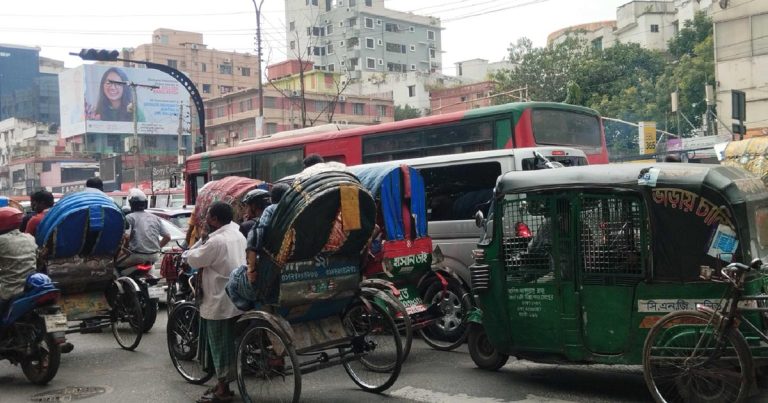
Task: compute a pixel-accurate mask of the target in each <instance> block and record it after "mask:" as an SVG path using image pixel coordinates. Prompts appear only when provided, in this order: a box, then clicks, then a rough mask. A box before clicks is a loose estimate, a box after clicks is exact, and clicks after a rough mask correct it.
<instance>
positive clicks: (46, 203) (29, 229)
mask: <svg viewBox="0 0 768 403" xmlns="http://www.w3.org/2000/svg"><path fill="white" fill-rule="evenodd" d="M30 200H34V201H35V213H36V214H35V215H34V216H33V217H32V218H30V219H29V221H28V222H27V225H26V227H25V229H24V232H26V233H27V234H30V235H32V236H35V233H37V226H38V225H39V224H40V222H41V221H43V218H45V214H46V213H47V212H48V210H49V209H50V208H51V207H53V194H51V192H49V191H47V190H38V191H37V192H35V193H33V194H32V197H30Z"/></svg>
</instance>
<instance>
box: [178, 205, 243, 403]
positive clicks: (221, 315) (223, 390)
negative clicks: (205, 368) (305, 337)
mask: <svg viewBox="0 0 768 403" xmlns="http://www.w3.org/2000/svg"><path fill="white" fill-rule="evenodd" d="M232 214H233V213H232V207H231V206H230V205H229V204H226V203H224V202H216V203H213V204H212V205H211V207H210V208H209V209H208V215H207V216H206V224H207V225H208V227H209V228H208V229H209V236H208V239H207V240H206V241H205V243H202V242H198V243H197V244H195V246H193V247H192V248H191V249H190V250H189V251H187V252H185V253H184V256H185V257H186V259H187V263H189V265H190V266H192V267H196V268H199V269H202V272H201V274H200V275H201V276H202V288H203V289H202V302H201V304H200V317H201V319H202V326H201V334H200V341H201V342H204V343H206V344H207V346H206V350H205V351H207V354H206V355H208V356H209V357H210V360H206V361H207V362H206V363H205V364H206V365H207V364H208V363H211V362H212V364H213V366H214V368H215V369H216V377H217V378H218V380H219V382H218V383H217V384H216V386H215V387H213V388H211V389H210V390H209V391H207V392H206V393H205V394H204V395H203V396H202V397H201V398H200V399H199V400H198V402H204V403H210V402H229V401H231V400H232V396H233V393H232V391H231V390H230V389H229V383H230V382H232V381H233V380H234V379H235V376H236V367H235V324H236V322H237V318H238V316H240V315H241V314H242V312H241V311H240V310H238V309H237V308H236V307H235V305H234V304H233V303H232V301H231V300H230V299H229V296H228V295H227V293H226V285H227V281H229V275H230V273H231V272H232V271H233V270H234V269H236V268H238V267H240V266H242V265H244V264H245V263H246V261H245V243H246V242H245V237H244V236H243V234H242V233H240V227H239V226H238V225H237V224H236V223H234V222H232Z"/></svg>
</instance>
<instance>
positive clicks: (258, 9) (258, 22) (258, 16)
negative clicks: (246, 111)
mask: <svg viewBox="0 0 768 403" xmlns="http://www.w3.org/2000/svg"><path fill="white" fill-rule="evenodd" d="M251 1H252V2H253V8H255V9H256V54H257V58H258V62H259V73H258V76H257V77H258V79H259V117H260V118H261V119H257V120H256V123H259V124H261V125H263V124H264V91H263V90H264V88H263V86H262V83H261V81H262V80H261V6H262V5H263V4H264V0H261V1H260V2H259V5H256V0H251ZM254 131H255V132H256V133H263V131H262V130H260V128H258V127H257V128H255V130H254Z"/></svg>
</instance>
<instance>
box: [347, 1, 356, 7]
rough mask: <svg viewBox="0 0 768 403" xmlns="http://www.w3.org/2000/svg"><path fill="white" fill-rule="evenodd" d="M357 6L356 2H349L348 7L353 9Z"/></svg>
mask: <svg viewBox="0 0 768 403" xmlns="http://www.w3.org/2000/svg"><path fill="white" fill-rule="evenodd" d="M356 5H357V0H349V6H350V7H354V6H356Z"/></svg>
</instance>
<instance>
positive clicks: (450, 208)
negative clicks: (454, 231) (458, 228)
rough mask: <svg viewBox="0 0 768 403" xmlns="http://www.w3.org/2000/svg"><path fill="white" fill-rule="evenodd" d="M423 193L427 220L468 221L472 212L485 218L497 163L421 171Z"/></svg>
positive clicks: (496, 171)
mask: <svg viewBox="0 0 768 403" xmlns="http://www.w3.org/2000/svg"><path fill="white" fill-rule="evenodd" d="M419 172H420V173H421V175H422V176H423V177H424V185H425V188H426V192H427V205H428V209H427V214H428V215H429V217H428V219H429V221H451V220H471V219H472V218H473V217H474V215H475V212H477V211H478V210H480V211H482V212H483V214H485V216H486V217H487V216H488V207H489V206H490V201H491V199H492V197H493V187H494V186H495V185H496V178H497V177H498V176H499V175H501V164H500V163H499V162H481V163H474V164H462V165H451V166H443V167H435V168H421V169H419Z"/></svg>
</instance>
